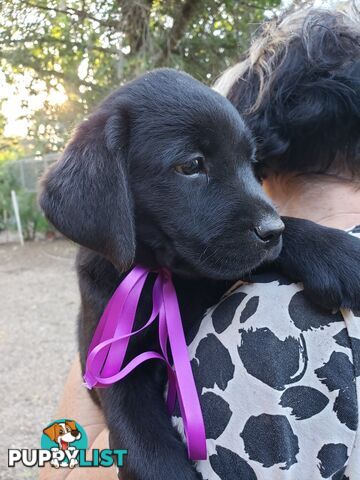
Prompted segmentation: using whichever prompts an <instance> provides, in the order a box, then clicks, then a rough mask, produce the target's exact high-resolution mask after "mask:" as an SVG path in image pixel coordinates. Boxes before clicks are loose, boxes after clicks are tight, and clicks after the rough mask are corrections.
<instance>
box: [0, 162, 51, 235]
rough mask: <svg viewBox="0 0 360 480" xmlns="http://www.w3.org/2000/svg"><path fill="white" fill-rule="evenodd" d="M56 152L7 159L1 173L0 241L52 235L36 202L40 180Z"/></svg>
mask: <svg viewBox="0 0 360 480" xmlns="http://www.w3.org/2000/svg"><path fill="white" fill-rule="evenodd" d="M58 157H59V154H56V153H55V154H54V153H51V154H47V155H37V156H33V157H26V158H21V159H19V160H14V161H10V162H7V163H6V165H4V168H3V170H2V172H0V173H1V174H0V244H3V243H9V242H14V241H17V240H18V241H19V242H20V243H21V244H23V242H24V240H35V239H37V238H39V236H40V237H41V236H42V237H43V236H44V235H54V229H53V228H52V227H51V226H50V225H49V223H48V222H47V221H46V219H45V217H44V215H43V214H42V212H41V211H40V208H39V205H38V202H37V191H38V185H39V180H40V178H41V176H42V175H43V174H44V172H45V171H46V170H47V169H48V168H49V167H50V165H51V164H53V163H54V162H56V161H57V159H58Z"/></svg>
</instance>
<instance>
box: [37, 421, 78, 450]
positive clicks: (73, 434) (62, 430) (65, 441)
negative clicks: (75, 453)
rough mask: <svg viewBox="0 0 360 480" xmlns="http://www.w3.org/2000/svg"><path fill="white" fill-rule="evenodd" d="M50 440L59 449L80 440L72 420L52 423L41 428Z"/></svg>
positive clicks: (64, 448) (66, 447)
mask: <svg viewBox="0 0 360 480" xmlns="http://www.w3.org/2000/svg"><path fill="white" fill-rule="evenodd" d="M43 432H44V433H45V435H47V436H48V437H49V438H50V440H52V441H53V442H55V443H57V444H58V445H59V448H60V449H61V450H67V449H68V447H69V445H70V443H72V442H75V441H76V440H80V438H81V433H80V432H79V430H78V429H77V427H76V424H75V422H74V420H65V422H61V423H54V424H53V425H50V427H47V428H45V429H44V430H43Z"/></svg>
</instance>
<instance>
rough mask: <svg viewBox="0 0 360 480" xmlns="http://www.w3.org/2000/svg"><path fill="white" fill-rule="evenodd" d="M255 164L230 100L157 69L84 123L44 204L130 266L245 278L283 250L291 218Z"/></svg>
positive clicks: (57, 220) (66, 227)
mask: <svg viewBox="0 0 360 480" xmlns="http://www.w3.org/2000/svg"><path fill="white" fill-rule="evenodd" d="M253 162H254V149H253V143H252V138H251V135H250V134H249V132H248V130H247V129H246V127H245V125H244V123H243V121H242V119H241V117H240V116H239V114H238V113H237V111H236V110H235V108H234V107H233V106H232V105H231V104H230V102H229V101H228V100H226V99H225V98H223V97H221V96H220V95H218V94H217V93H216V92H214V91H212V90H211V89H209V88H208V87H206V86H204V85H203V84H201V83H200V82H198V81H196V80H194V79H193V78H191V77H190V76H188V75H186V74H183V73H179V72H176V71H173V70H155V71H153V72H151V73H148V74H146V75H144V76H143V77H140V78H138V79H137V80H135V81H133V82H131V83H129V84H127V85H126V86H124V87H122V88H120V89H119V90H118V91H116V92H115V93H113V94H112V95H111V96H110V97H108V98H107V99H106V100H105V101H104V102H103V104H102V105H101V106H100V107H99V108H98V110H97V111H96V112H95V113H94V114H93V115H91V116H90V117H89V119H88V120H86V121H85V122H83V123H82V124H81V125H80V127H79V128H78V130H77V132H76V134H75V136H74V138H73V139H72V141H71V142H70V144H69V145H68V146H67V148H66V150H65V152H64V154H63V156H62V158H61V159H60V161H59V162H58V163H57V164H56V165H55V166H54V167H53V168H52V169H51V170H50V172H49V173H48V174H47V176H46V177H45V179H44V181H43V188H42V192H41V195H40V204H41V206H42V208H43V210H44V212H45V214H46V216H47V217H48V218H49V220H50V221H51V222H52V223H53V224H54V225H55V226H56V227H57V228H58V229H59V230H60V231H61V232H62V233H64V234H65V235H66V236H67V237H69V238H70V239H72V240H74V241H75V242H77V243H79V244H80V245H83V246H85V247H88V248H90V249H92V250H95V251H97V252H99V253H101V254H102V255H104V256H105V257H107V258H108V259H109V260H110V261H111V262H112V263H113V264H114V265H115V266H116V267H117V268H118V269H119V270H124V269H126V268H127V267H129V266H130V265H131V264H132V263H133V262H134V261H136V262H139V263H142V264H146V265H148V266H155V265H160V266H166V267H168V268H170V269H172V270H173V271H175V272H177V273H183V274H197V275H201V276H206V277H209V278H217V279H222V278H224V279H233V278H237V277H239V276H240V275H242V274H243V273H245V272H247V271H249V270H250V269H252V268H255V267H256V266H258V265H259V264H260V263H262V262H263V261H264V260H269V259H272V258H274V257H276V255H277V254H278V253H279V251H280V248H281V245H280V244H281V241H280V234H281V231H282V228H283V225H282V223H281V221H280V219H279V217H278V216H277V214H276V212H275V211H274V209H273V208H272V206H271V205H270V204H269V202H268V201H267V200H266V199H265V197H264V195H263V193H262V190H261V187H260V185H259V184H258V182H257V180H256V178H255V176H254V174H253V165H252V164H253Z"/></svg>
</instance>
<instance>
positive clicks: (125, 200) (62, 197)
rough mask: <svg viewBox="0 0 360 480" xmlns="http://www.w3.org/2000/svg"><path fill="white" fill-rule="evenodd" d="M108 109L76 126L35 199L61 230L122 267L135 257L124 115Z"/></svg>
mask: <svg viewBox="0 0 360 480" xmlns="http://www.w3.org/2000/svg"><path fill="white" fill-rule="evenodd" d="M108 108H109V106H108ZM110 108H111V107H110ZM106 110H107V109H106V108H104V107H103V108H102V110H99V111H98V112H97V113H95V114H94V115H92V116H91V117H90V118H89V119H88V120H86V121H85V122H83V123H82V124H81V125H80V127H79V128H78V130H77V132H76V134H75V136H74V138H73V139H72V140H71V142H70V143H69V145H68V146H67V148H66V149H65V152H64V154H63V155H62V157H61V159H60V160H59V161H58V162H57V163H56V164H55V165H54V166H53V167H52V168H51V169H50V171H49V172H48V173H47V175H46V176H45V178H44V179H43V181H42V189H41V192H40V197H39V201H40V206H41V208H42V209H43V211H44V213H45V215H46V217H47V218H48V219H49V220H50V222H51V223H52V224H53V225H54V226H55V227H56V228H57V229H58V230H59V231H60V232H61V233H63V234H64V235H65V236H66V237H68V238H69V239H71V240H73V241H74V242H76V243H79V244H80V245H83V246H85V247H87V248H90V249H92V250H95V251H96V252H99V253H101V254H102V255H104V256H105V257H106V258H108V259H109V260H110V261H111V262H112V263H113V264H114V265H115V267H117V268H118V269H119V270H120V271H121V270H125V269H126V268H127V267H129V266H130V265H131V264H132V262H133V260H134V256H135V232H134V219H133V206H132V198H131V193H130V190H129V185H128V179H127V166H126V159H125V157H126V153H125V151H126V138H127V133H128V120H127V118H128V115H127V114H125V112H124V113H123V114H122V113H116V114H113V115H109V113H108V112H107V111H106ZM117 112H120V107H119V109H117Z"/></svg>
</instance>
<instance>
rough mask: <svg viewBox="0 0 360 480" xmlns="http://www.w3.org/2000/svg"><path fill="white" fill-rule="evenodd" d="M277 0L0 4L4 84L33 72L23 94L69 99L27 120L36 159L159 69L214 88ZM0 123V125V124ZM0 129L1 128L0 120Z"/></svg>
mask: <svg viewBox="0 0 360 480" xmlns="http://www.w3.org/2000/svg"><path fill="white" fill-rule="evenodd" d="M279 4H280V0H223V1H221V0H181V1H179V0H137V1H133V0H107V1H104V0H50V1H48V0H28V1H27V0H2V2H1V6H0V53H1V55H0V56H1V58H2V59H3V60H2V69H3V71H4V72H5V74H6V76H7V80H8V81H9V82H11V81H14V78H15V77H16V75H21V74H24V73H26V72H31V75H32V78H33V81H32V82H31V83H30V85H29V95H31V94H35V93H36V92H38V91H39V89H41V88H43V86H42V85H43V84H42V83H39V81H41V82H45V86H46V88H47V90H50V89H52V88H53V89H61V90H62V91H65V92H66V95H67V97H68V101H66V102H65V103H64V104H61V105H57V106H54V105H52V104H51V103H47V104H45V106H44V108H43V109H41V110H39V111H37V112H36V115H35V116H33V117H32V118H30V120H31V129H30V132H29V137H30V139H31V140H33V141H34V145H35V148H36V149H37V150H39V151H40V152H41V153H46V151H56V150H58V149H60V148H62V147H63V145H64V142H65V141H66V139H67V138H68V136H69V134H70V133H71V131H72V129H73V127H74V125H75V123H77V122H78V121H79V119H81V118H83V117H84V115H86V114H87V113H88V112H89V110H91V109H92V108H93V106H94V105H95V104H97V103H98V102H99V101H100V99H102V98H103V97H104V96H105V95H106V94H107V93H108V92H109V91H111V90H112V89H114V88H115V87H117V86H118V85H120V84H122V83H124V82H125V81H127V80H129V79H131V78H133V77H134V76H136V75H137V74H139V73H141V72H143V71H145V70H148V69H151V68H154V67H160V66H170V67H174V68H180V69H183V70H186V71H187V72H189V73H190V74H192V75H194V76H195V77H197V78H198V79H200V80H202V81H204V82H207V83H212V82H213V81H214V80H215V78H216V76H217V75H218V74H219V73H220V72H222V71H223V70H224V69H225V68H226V67H227V66H229V65H230V64H232V63H234V62H235V61H236V60H238V59H239V57H240V54H241V53H242V52H243V51H244V50H245V49H246V47H247V46H248V41H249V35H250V33H251V32H250V30H251V29H254V28H256V26H257V24H258V23H259V22H261V21H262V20H263V18H264V15H266V13H267V12H268V11H269V10H271V9H274V8H275V7H277V6H278V5H279ZM0 120H1V119H0ZM0 123H1V122H0Z"/></svg>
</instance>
